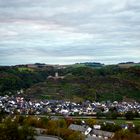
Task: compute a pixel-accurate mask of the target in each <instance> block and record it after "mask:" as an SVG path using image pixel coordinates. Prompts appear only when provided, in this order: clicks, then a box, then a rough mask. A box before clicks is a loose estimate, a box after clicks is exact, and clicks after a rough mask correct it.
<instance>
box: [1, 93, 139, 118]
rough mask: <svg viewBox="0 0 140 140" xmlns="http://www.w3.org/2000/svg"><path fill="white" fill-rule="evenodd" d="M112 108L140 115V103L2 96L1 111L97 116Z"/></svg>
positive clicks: (24, 113) (120, 111)
mask: <svg viewBox="0 0 140 140" xmlns="http://www.w3.org/2000/svg"><path fill="white" fill-rule="evenodd" d="M110 108H115V109H116V111H117V112H118V113H126V112H128V111H137V112H138V113H140V103H138V102H117V101H114V102H113V103H111V102H90V101H85V102H82V103H81V104H80V103H75V102H70V101H64V100H33V101H31V100H29V99H27V100H26V99H25V98H24V97H20V96H19V97H18V96H16V97H14V96H11V97H10V96H7V95H5V96H0V111H3V112H5V113H8V114H15V113H18V114H21V115H22V114H23V115H29V114H31V115H45V114H53V115H81V116H82V115H85V116H86V115H95V116H96V113H97V112H99V111H102V113H107V112H109V110H110Z"/></svg>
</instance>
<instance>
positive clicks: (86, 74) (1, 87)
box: [0, 65, 140, 101]
mask: <svg viewBox="0 0 140 140" xmlns="http://www.w3.org/2000/svg"><path fill="white" fill-rule="evenodd" d="M55 72H58V73H59V75H62V76H64V79H59V78H57V79H53V78H49V79H48V76H49V75H52V76H54V74H55ZM20 89H24V91H25V92H24V94H25V95H26V97H29V98H39V99H70V100H76V101H82V100H84V99H88V100H99V101H101V100H122V99H124V98H131V99H136V100H140V67H139V66H135V67H130V68H120V67H119V66H117V65H112V66H104V67H102V68H98V69H95V68H91V67H76V68H75V67H67V68H65V69H54V68H53V67H47V68H46V69H25V68H24V69H23V68H17V67H1V68H0V93H1V94H7V93H9V91H10V92H12V93H14V94H16V91H17V90H20Z"/></svg>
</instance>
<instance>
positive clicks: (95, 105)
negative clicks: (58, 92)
mask: <svg viewBox="0 0 140 140" xmlns="http://www.w3.org/2000/svg"><path fill="white" fill-rule="evenodd" d="M110 108H115V109H116V111H117V112H118V113H125V112H127V111H137V112H138V113H140V103H138V102H117V101H114V102H113V103H112V102H90V101H85V102H83V103H81V104H80V103H75V102H70V101H63V100H43V101H42V100H32V101H31V100H29V99H28V100H27V99H25V98H24V97H21V96H11V97H10V96H7V95H5V96H0V112H4V113H7V114H20V115H45V114H50V115H54V116H55V115H66V116H69V115H81V116H82V115H85V116H88V115H96V113H97V112H98V111H102V112H103V113H107V112H108V111H109V110H110ZM52 119H53V118H52ZM69 129H71V130H74V131H79V132H81V133H82V134H84V135H85V136H86V140H105V139H110V138H112V137H113V136H114V133H113V132H107V131H103V130H101V126H100V125H94V126H93V128H91V127H89V126H88V125H85V124H84V123H83V124H81V125H78V124H70V126H69Z"/></svg>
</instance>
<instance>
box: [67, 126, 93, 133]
mask: <svg viewBox="0 0 140 140" xmlns="http://www.w3.org/2000/svg"><path fill="white" fill-rule="evenodd" d="M69 129H71V130H74V131H79V132H81V133H82V134H85V135H88V134H89V133H90V132H91V130H92V128H90V127H89V126H85V125H77V124H71V125H70V126H69Z"/></svg>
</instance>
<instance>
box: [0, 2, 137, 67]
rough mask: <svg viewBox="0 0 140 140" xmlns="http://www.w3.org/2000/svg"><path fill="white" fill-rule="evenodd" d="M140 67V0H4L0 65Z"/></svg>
mask: <svg viewBox="0 0 140 140" xmlns="http://www.w3.org/2000/svg"><path fill="white" fill-rule="evenodd" d="M85 61H93V62H101V63H105V64H112V63H118V62H126V61H135V62H140V0H0V65H14V64H23V63H24V64H25V63H35V62H43V63H49V64H71V63H75V62H85Z"/></svg>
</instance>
